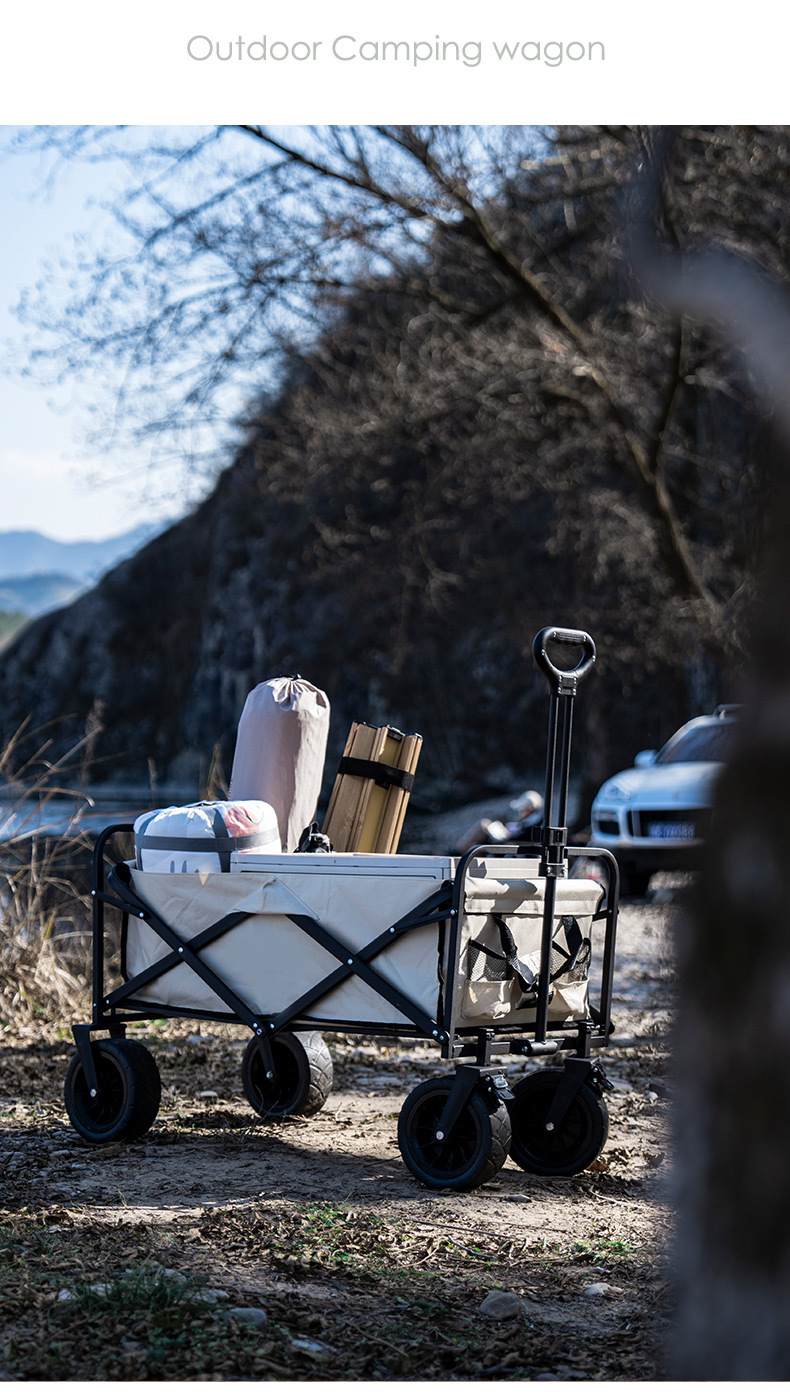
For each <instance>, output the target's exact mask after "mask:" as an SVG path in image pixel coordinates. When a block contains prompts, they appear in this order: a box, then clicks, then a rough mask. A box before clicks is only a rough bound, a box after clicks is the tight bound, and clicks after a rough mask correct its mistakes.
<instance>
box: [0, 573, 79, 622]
mask: <svg viewBox="0 0 790 1400" xmlns="http://www.w3.org/2000/svg"><path fill="white" fill-rule="evenodd" d="M86 587H87V585H86V583H85V582H84V581H83V580H82V579H80V578H74V577H72V576H71V575H70V574H31V575H30V576H28V577H22V578H0V610H1V611H3V612H7V613H24V615H25V617H39V616H40V614H41V613H45V612H49V611H50V609H52V608H62V607H63V606H64V605H65V604H66V603H70V602H72V600H73V599H74V598H76V597H77V596H78V594H80V593H82V592H83V590H84V589H85V588H86Z"/></svg>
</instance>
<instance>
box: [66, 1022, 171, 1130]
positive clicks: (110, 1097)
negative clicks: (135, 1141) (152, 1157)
mask: <svg viewBox="0 0 790 1400" xmlns="http://www.w3.org/2000/svg"><path fill="white" fill-rule="evenodd" d="M91 1049H92V1052H93V1062H94V1064H95V1066H96V1078H97V1079H98V1083H99V1091H98V1093H97V1094H96V1096H95V1098H91V1094H90V1090H89V1088H88V1082H87V1080H86V1078H85V1073H84V1071H83V1068H82V1061H81V1060H80V1057H79V1055H78V1054H77V1055H75V1056H74V1058H73V1060H72V1061H71V1064H70V1065H69V1067H68V1070H67V1071H66V1084H65V1089H64V1099H65V1103H66V1112H67V1113H68V1115H69V1118H70V1120H71V1123H72V1126H73V1127H74V1128H75V1129H76V1131H77V1132H78V1133H79V1135H80V1137H81V1138H84V1139H85V1141H86V1142H93V1143H104V1142H125V1141H126V1140H127V1139H129V1138H137V1137H142V1135H143V1133H147V1132H148V1129H149V1128H150V1127H151V1124H152V1123H153V1121H154V1119H155V1118H156V1115H157V1113H158V1112H159V1104H160V1101H161V1097H162V1085H161V1082H160V1079H159V1070H158V1069H157V1067H156V1060H155V1059H154V1057H153V1055H152V1054H151V1052H150V1050H148V1049H147V1047H146V1046H145V1045H141V1044H140V1042H139V1041H137V1040H120V1039H119V1040H94V1041H93V1042H92V1045H91Z"/></svg>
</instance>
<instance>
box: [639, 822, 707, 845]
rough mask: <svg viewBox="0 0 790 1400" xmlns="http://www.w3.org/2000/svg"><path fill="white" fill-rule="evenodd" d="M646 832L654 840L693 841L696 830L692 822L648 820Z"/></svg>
mask: <svg viewBox="0 0 790 1400" xmlns="http://www.w3.org/2000/svg"><path fill="white" fill-rule="evenodd" d="M647 834H648V836H652V838H653V840H654V841H693V840H694V837H695V836H696V831H695V828H694V823H693V822H648V824H647Z"/></svg>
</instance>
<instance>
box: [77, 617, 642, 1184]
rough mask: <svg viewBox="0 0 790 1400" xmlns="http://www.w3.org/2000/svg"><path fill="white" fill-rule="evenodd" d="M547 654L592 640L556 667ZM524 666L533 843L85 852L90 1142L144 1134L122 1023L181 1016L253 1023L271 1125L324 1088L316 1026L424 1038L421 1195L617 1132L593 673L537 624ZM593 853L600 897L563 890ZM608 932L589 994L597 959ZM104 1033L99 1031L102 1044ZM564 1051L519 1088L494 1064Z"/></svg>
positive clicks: (245, 1073) (253, 1059) (576, 1165)
mask: <svg viewBox="0 0 790 1400" xmlns="http://www.w3.org/2000/svg"><path fill="white" fill-rule="evenodd" d="M549 646H551V647H552V649H554V648H555V647H556V646H568V647H574V648H576V654H578V649H579V648H581V653H582V654H581V659H580V660H579V661H578V662H577V664H576V665H575V667H574V668H573V669H571V670H566V671H563V670H560V669H559V668H558V667H557V665H555V663H554V661H552V660H551V658H550V657H549V655H548V651H547V648H548V647H549ZM533 655H534V658H535V661H536V664H537V666H538V667H539V669H540V670H541V672H542V673H543V675H544V676H545V677H546V680H547V681H548V687H549V695H550V702H549V703H550V708H549V735H548V754H547V763H546V790H545V806H544V811H545V817H544V821H545V825H544V826H543V827H542V828H541V830H540V832H539V833H538V835H539V840H538V841H536V842H535V843H534V844H533V843H529V844H512V845H507V846H478V847H476V848H475V849H474V850H472V851H470V852H468V853H467V854H466V855H464V856H463V857H458V858H456V857H450V856H411V855H387V856H384V855H376V854H372V855H371V854H364V855H363V854H355V853H326V852H324V851H315V852H309V851H308V852H296V853H293V854H271V853H269V852H266V851H260V850H259V851H257V852H256V851H253V852H245V851H243V850H236V851H234V852H233V853H232V855H231V856H230V860H229V865H230V869H229V870H228V871H227V873H224V872H220V873H205V872H204V873H178V872H176V871H175V870H173V871H172V872H165V873H159V872H157V873H149V872H147V871H145V870H142V869H140V868H139V866H138V864H137V863H136V862H134V861H119V862H115V863H113V862H112V861H111V860H110V858H109V854H108V852H109V851H110V850H111V848H112V845H111V843H112V838H113V837H115V836H116V835H117V834H119V833H122V832H130V831H131V830H132V827H130V826H128V825H117V826H111V827H108V828H107V829H106V830H105V831H103V832H102V834H101V835H100V837H99V838H98V840H97V842H96V846H95V851H94V856H93V875H94V886H93V920H94V923H93V1016H92V1019H91V1022H90V1024H87V1025H78V1026H75V1027H74V1040H75V1044H76V1054H75V1055H74V1058H73V1060H72V1062H71V1065H70V1067H69V1070H68V1074H67V1077H66V1090H65V1099H66V1108H67V1111H68V1114H69V1117H70V1119H71V1122H72V1124H73V1125H74V1127H75V1129H76V1130H77V1132H78V1133H79V1134H80V1135H81V1136H82V1137H83V1138H84V1139H86V1141H88V1142H92V1143H107V1142H113V1141H118V1140H122V1139H126V1138H131V1137H135V1136H138V1135H140V1134H142V1133H144V1132H145V1131H147V1129H148V1128H150V1127H151V1125H152V1124H153V1122H154V1119H155V1117H156V1114H157V1110H158V1107H159V1101H160V1082H159V1073H158V1070H157V1067H156V1063H155V1060H154V1058H153V1056H152V1054H151V1052H150V1050H149V1049H148V1048H147V1047H146V1046H145V1045H143V1044H142V1043H141V1042H139V1041H134V1040H130V1039H127V1035H126V1029H127V1025H129V1024H130V1023H132V1022H135V1021H139V1020H143V1019H147V1018H151V1017H168V1018H172V1017H189V1018H191V1019H199V1020H200V1021H209V1020H213V1021H219V1022H231V1023H234V1024H241V1025H245V1026H247V1027H248V1029H249V1030H250V1032H251V1039H250V1041H249V1043H248V1045H247V1048H246V1050H245V1052H244V1057H243V1060H242V1065H241V1082H242V1085H243V1089H244V1093H245V1095H246V1097H247V1099H248V1100H249V1102H250V1104H251V1106H252V1108H253V1109H254V1110H255V1112H256V1113H258V1114H259V1115H260V1116H261V1118H263V1119H264V1120H266V1121H267V1122H269V1123H273V1122H277V1121H278V1120H282V1119H286V1118H288V1117H291V1116H293V1115H300V1114H301V1115H304V1114H311V1113H315V1112H317V1111H318V1110H319V1109H320V1108H321V1107H322V1105H323V1104H324V1102H325V1100H326V1098H327V1095H328V1093H329V1091H330V1089H331V1085H332V1063H331V1058H330V1053H329V1049H328V1047H327V1045H326V1043H325V1041H324V1039H323V1036H322V1034H321V1032H322V1031H329V1032H332V1031H335V1032H337V1031H342V1032H344V1033H347V1034H355V1033H356V1034H364V1035H367V1036H370V1035H373V1036H382V1037H388V1036H391V1037H398V1038H400V1037H404V1038H405V1037H412V1038H414V1039H422V1040H428V1041H431V1042H432V1043H433V1044H434V1045H436V1047H437V1049H438V1050H439V1054H440V1056H441V1059H442V1060H444V1061H447V1062H448V1069H449V1070H451V1071H452V1072H451V1073H447V1074H443V1075H440V1076H438V1077H434V1078H431V1079H428V1080H426V1081H425V1082H424V1083H422V1084H419V1085H418V1086H417V1087H416V1088H415V1089H414V1090H413V1091H412V1092H411V1093H410V1094H409V1096H408V1098H407V1099H406V1101H405V1103H404V1105H403V1108H402V1110H401V1113H400V1117H399V1122H398V1143H399V1146H400V1150H401V1154H402V1156H403V1159H404V1161H405V1163H406V1165H407V1166H408V1167H409V1169H410V1170H411V1171H412V1172H413V1174H414V1175H415V1176H416V1177H417V1178H418V1179H419V1180H421V1181H423V1182H425V1183H426V1184H427V1185H428V1186H431V1187H434V1188H439V1187H452V1188H455V1189H457V1190H470V1189H471V1188H472V1187H475V1186H477V1185H479V1184H481V1183H482V1182H484V1181H487V1180H489V1179H490V1178H491V1177H492V1176H493V1175H494V1173H495V1172H496V1171H498V1170H499V1168H500V1167H501V1166H502V1165H503V1163H504V1161H505V1158H506V1157H507V1155H508V1153H510V1155H511V1157H512V1158H513V1159H514V1160H515V1161H516V1162H517V1163H518V1165H519V1166H521V1167H523V1168H524V1170H525V1171H528V1172H533V1173H536V1174H538V1175H545V1176H555V1175H556V1176H567V1175H571V1174H574V1173H576V1172H579V1171H582V1170H583V1169H584V1168H585V1167H586V1166H589V1164H590V1163H591V1162H593V1161H594V1160H595V1158H596V1157H597V1155H598V1154H599V1152H600V1150H601V1148H602V1146H603V1144H604V1142H605V1140H606V1135H607V1130H608V1115H607V1112H606V1106H605V1103H604V1100H603V1096H602V1095H603V1089H604V1088H605V1087H606V1079H605V1076H604V1074H603V1072H602V1070H601V1067H600V1065H599V1064H598V1062H597V1061H596V1060H595V1059H594V1058H593V1052H594V1051H596V1050H598V1049H599V1048H600V1047H602V1046H605V1045H606V1044H607V1043H608V1040H609V1036H610V1034H611V1032H612V1030H613V1026H612V1025H611V1022H610V1009H611V998H612V973H613V964H614V947H615V933H616V925H617V901H618V871H617V865H616V862H615V861H614V859H613V857H612V856H611V855H610V853H609V852H608V851H604V850H599V849H594V850H593V849H591V848H589V847H586V848H576V847H571V846H569V845H568V830H567V825H566V808H567V800H568V780H569V759H570V746H571V724H572V712H573V704H574V699H575V696H576V691H577V686H578V684H579V682H580V681H581V679H582V678H583V677H584V676H585V675H586V674H587V672H588V671H589V670H590V667H591V666H592V665H593V663H594V661H595V646H594V644H593V641H592V639H591V638H590V637H589V636H588V635H587V634H586V633H585V632H576V631H568V630H565V629H561V628H544V629H543V630H542V631H541V632H540V633H538V636H537V637H536V638H535V642H534V644H533ZM581 855H586V856H589V857H593V858H594V859H595V860H596V861H598V862H601V863H602V864H603V866H604V867H605V869H606V871H607V876H608V878H607V881H606V888H604V886H603V885H602V884H600V883H598V882H597V881H596V880H593V879H587V878H585V879H570V878H568V859H569V857H576V856H581ZM108 905H109V906H112V907H114V908H115V909H117V910H119V911H120V923H121V977H122V981H121V984H120V985H118V986H115V987H112V988H110V987H108V985H107V978H106V971H105V962H106V957H105V954H106V948H105V924H104V917H105V908H106V906H108ZM599 933H600V935H601V940H602V946H601V948H600V951H601V959H600V975H599V976H596V982H597V983H598V986H597V992H595V993H593V991H592V989H591V979H590V962H591V952H592V944H593V941H594V938H596V939H597V936H598V935H599ZM95 1032H109V1035H108V1036H103V1037H101V1038H98V1039H93V1038H92V1037H93V1036H94V1033H95ZM560 1052H564V1061H563V1062H562V1064H561V1066H559V1067H558V1066H556V1065H553V1066H551V1067H544V1068H542V1069H534V1068H533V1069H531V1070H530V1071H529V1072H527V1073H526V1074H525V1076H524V1078H523V1079H521V1080H520V1081H519V1082H518V1083H517V1084H516V1085H515V1087H514V1088H513V1089H512V1091H511V1090H510V1089H508V1086H507V1081H506V1080H505V1077H504V1075H503V1074H502V1073H501V1072H499V1071H498V1070H497V1069H496V1068H494V1067H493V1066H492V1063H491V1060H492V1054H494V1053H496V1054H498V1055H501V1054H503V1053H509V1054H511V1055H514V1056H519V1057H522V1058H523V1059H524V1060H532V1059H538V1058H539V1057H541V1056H544V1057H548V1056H555V1055H557V1054H559V1053H560Z"/></svg>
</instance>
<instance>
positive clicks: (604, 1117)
mask: <svg viewBox="0 0 790 1400" xmlns="http://www.w3.org/2000/svg"><path fill="white" fill-rule="evenodd" d="M563 1074H564V1071H563V1070H561V1069H540V1070H536V1071H535V1073H533V1074H528V1075H527V1076H526V1078H525V1079H521V1080H520V1081H519V1083H518V1084H516V1085H514V1087H513V1097H512V1099H510V1100H509V1102H508V1111H509V1114H510V1127H511V1132H512V1137H511V1142H510V1155H511V1157H512V1158H513V1161H514V1162H517V1163H518V1165H519V1166H520V1167H521V1168H522V1169H523V1170H524V1171H525V1172H530V1173H531V1174H532V1175H533V1176H576V1175H577V1173H578V1172H583V1171H584V1169H585V1167H589V1166H590V1164H591V1163H592V1162H594V1161H595V1159H596V1157H598V1156H599V1154H600V1152H601V1149H602V1148H603V1145H604V1143H605V1142H606V1139H607V1137H608V1136H609V1114H608V1112H607V1108H606V1104H605V1103H604V1101H603V1099H602V1098H601V1096H600V1094H598V1093H596V1091H595V1089H593V1087H592V1085H591V1084H589V1083H586V1082H585V1083H583V1084H581V1085H580V1086H579V1090H578V1093H577V1094H576V1097H575V1099H574V1100H573V1102H572V1103H571V1105H570V1107H569V1108H568V1111H567V1113H566V1114H565V1117H564V1118H563V1120H562V1122H561V1123H560V1124H559V1125H558V1126H557V1127H555V1128H554V1129H553V1130H549V1129H547V1128H546V1122H547V1121H548V1119H549V1113H550V1111H551V1106H552V1104H553V1102H554V1096H555V1094H556V1092H557V1089H558V1088H559V1085H560V1081H561V1080H562V1078H563Z"/></svg>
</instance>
